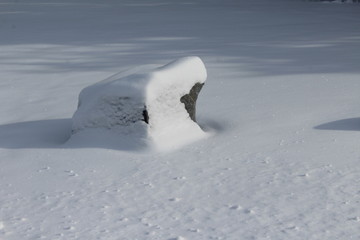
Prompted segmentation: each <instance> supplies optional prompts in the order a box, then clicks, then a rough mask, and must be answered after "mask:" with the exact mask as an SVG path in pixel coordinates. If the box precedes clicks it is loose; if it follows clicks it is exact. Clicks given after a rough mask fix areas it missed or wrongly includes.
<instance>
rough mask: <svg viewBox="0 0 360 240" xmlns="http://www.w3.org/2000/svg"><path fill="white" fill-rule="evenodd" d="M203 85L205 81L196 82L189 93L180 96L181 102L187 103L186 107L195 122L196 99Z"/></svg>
mask: <svg viewBox="0 0 360 240" xmlns="http://www.w3.org/2000/svg"><path fill="white" fill-rule="evenodd" d="M203 86H204V83H196V84H195V85H194V86H193V87H192V88H191V90H190V92H189V93H188V94H186V95H184V96H182V97H181V98H180V102H182V103H183V104H185V109H186V111H187V112H188V113H189V116H190V118H191V119H192V120H193V121H194V122H196V100H197V98H198V96H199V93H200V91H201V88H202V87H203Z"/></svg>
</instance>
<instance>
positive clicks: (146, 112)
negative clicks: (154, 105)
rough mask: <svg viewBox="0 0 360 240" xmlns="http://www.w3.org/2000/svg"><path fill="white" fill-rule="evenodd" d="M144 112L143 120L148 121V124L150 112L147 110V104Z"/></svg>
mask: <svg viewBox="0 0 360 240" xmlns="http://www.w3.org/2000/svg"><path fill="white" fill-rule="evenodd" d="M142 114H143V117H144V118H143V121H144V122H146V123H147V124H149V114H148V111H147V110H146V106H145V109H144V110H143V112H142Z"/></svg>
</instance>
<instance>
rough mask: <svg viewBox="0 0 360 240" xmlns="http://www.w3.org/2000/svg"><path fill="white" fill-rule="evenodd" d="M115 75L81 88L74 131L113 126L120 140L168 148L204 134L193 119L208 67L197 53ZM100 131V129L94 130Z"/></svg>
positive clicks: (76, 132)
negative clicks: (153, 67) (137, 70)
mask: <svg viewBox="0 0 360 240" xmlns="http://www.w3.org/2000/svg"><path fill="white" fill-rule="evenodd" d="M121 75H124V74H120V76H119V75H116V76H119V77H112V78H110V79H106V80H104V81H102V82H99V83H97V84H94V85H92V86H89V87H87V88H85V89H83V90H82V91H81V93H80V96H79V103H78V109H77V111H76V112H75V114H74V116H73V125H72V133H73V134H74V135H78V134H81V132H85V131H94V130H96V131H99V130H101V131H102V134H103V131H104V130H105V131H109V130H110V132H111V133H112V134H114V133H115V134H116V135H118V136H119V137H121V141H124V139H126V140H127V141H134V144H139V141H141V143H142V144H145V145H147V146H154V147H156V148H157V149H160V150H165V149H169V148H176V147H179V146H182V145H184V144H186V143H189V142H192V141H195V140H198V139H200V138H202V137H203V136H204V135H205V133H204V132H203V131H202V130H201V128H200V127H199V125H198V124H197V123H196V122H195V104H196V99H197V95H198V93H199V92H200V90H201V87H202V85H203V84H204V82H205V80H206V77H207V73H206V69H205V66H204V63H203V62H202V61H201V59H200V58H199V57H185V58H181V59H178V60H176V61H173V62H171V63H169V64H167V65H165V66H162V67H159V68H156V69H153V70H151V71H139V72H136V73H133V74H130V75H125V76H121ZM95 136H96V135H95Z"/></svg>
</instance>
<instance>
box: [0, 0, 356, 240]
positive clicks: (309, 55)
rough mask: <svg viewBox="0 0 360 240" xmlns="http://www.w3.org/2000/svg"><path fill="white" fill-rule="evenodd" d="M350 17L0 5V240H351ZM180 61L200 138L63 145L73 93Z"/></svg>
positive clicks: (254, 8)
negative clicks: (189, 74) (153, 147)
mask: <svg viewBox="0 0 360 240" xmlns="http://www.w3.org/2000/svg"><path fill="white" fill-rule="evenodd" d="M359 12H360V4H355V3H354V4H353V3H346V4H335V3H334V4H332V3H321V2H307V1H298V0H221V1H217V0H186V1H175V0H174V1H170V0H136V1H134V0H46V1H39V0H18V1H10V0H8V1H0V78H1V79H0V110H1V111H0V239H1V240H35V239H51V240H79V239H81V240H82V239H91V240H93V239H96V240H135V239H138V240H148V239H149V240H170V239H186V240H215V239H217V240H220V239H222V240H254V239H255V240H260V239H261V240H263V239H272V240H289V239H290V240H304V239H306V240H308V239H309V240H325V239H326V240H333V239H341V240H343V239H345V240H348V239H360V208H359V203H360V192H359V190H360V189H359V186H360V164H359V161H360V148H359V146H360V95H359V89H360V81H359V79H360V53H359V49H360V21H359ZM194 55H195V56H200V57H201V59H202V60H203V61H204V63H205V64H206V69H207V72H208V78H207V80H206V87H205V88H204V89H203V90H202V92H201V97H200V98H199V100H198V103H197V104H198V112H197V119H196V120H197V122H198V123H199V125H200V126H201V127H202V128H204V129H206V130H207V131H208V130H212V131H215V132H216V134H214V135H213V137H210V138H204V139H201V140H199V141H196V142H194V143H193V144H191V145H187V146H184V147H183V148H181V149H179V150H175V151H172V152H165V153H164V152H151V153H149V154H137V151H129V148H130V147H131V146H133V145H129V146H124V147H122V148H120V149H119V147H118V145H116V146H115V145H113V143H114V142H116V141H109V142H107V141H106V140H107V139H108V138H109V135H105V136H103V135H102V134H99V135H97V136H96V137H97V138H95V137H92V138H90V137H89V138H86V137H85V136H84V139H82V140H83V141H76V142H75V141H73V142H72V141H70V142H67V143H66V144H63V143H64V142H66V140H67V139H68V138H69V133H70V132H71V124H72V123H71V117H72V115H73V114H74V112H75V110H76V107H77V106H76V102H77V98H78V95H79V92H80V91H81V90H82V89H83V88H85V87H86V86H89V85H91V84H94V83H96V82H98V81H99V79H105V78H106V77H107V76H110V75H111V74H113V73H117V72H120V71H123V70H125V69H132V68H133V67H136V66H139V65H142V64H146V63H154V64H156V65H161V64H163V63H165V62H170V61H171V60H172V59H174V58H180V57H184V56H194ZM119 66H120V67H119ZM154 67H155V66H153V67H151V68H154ZM151 68H150V69H151ZM103 140H104V141H103ZM124 144H126V142H124ZM123 150H124V151H123ZM134 150H135V149H134Z"/></svg>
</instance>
